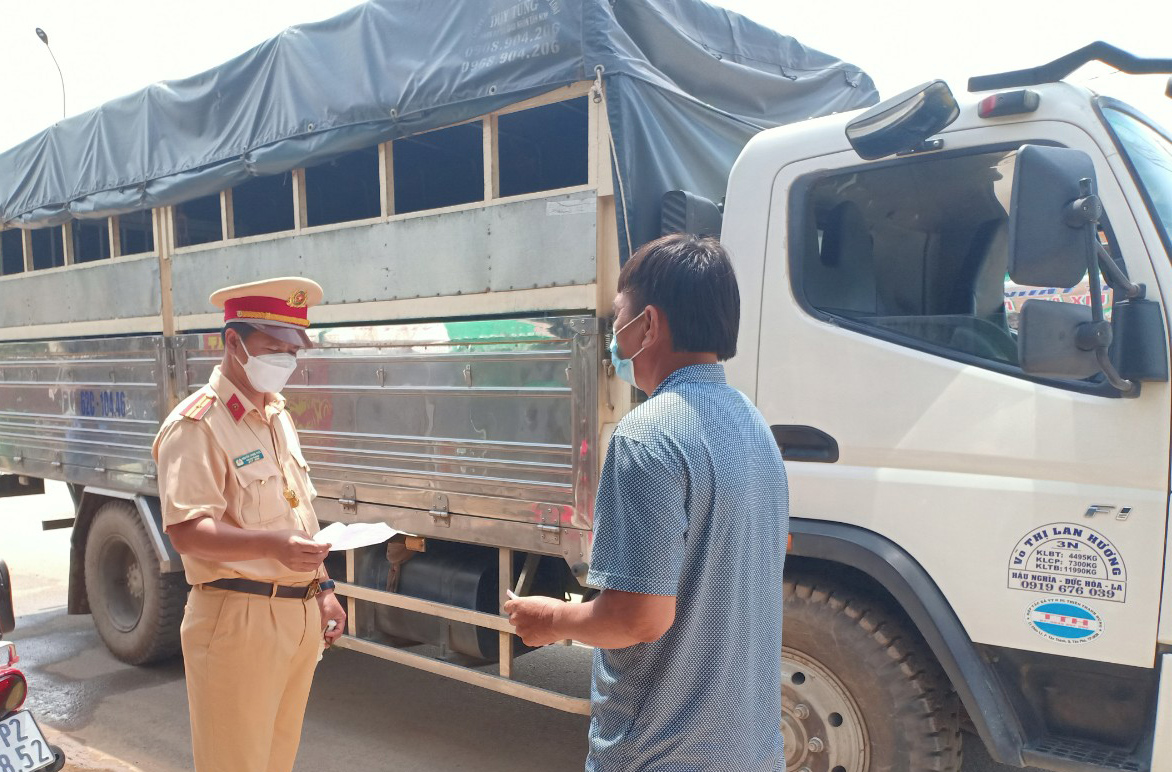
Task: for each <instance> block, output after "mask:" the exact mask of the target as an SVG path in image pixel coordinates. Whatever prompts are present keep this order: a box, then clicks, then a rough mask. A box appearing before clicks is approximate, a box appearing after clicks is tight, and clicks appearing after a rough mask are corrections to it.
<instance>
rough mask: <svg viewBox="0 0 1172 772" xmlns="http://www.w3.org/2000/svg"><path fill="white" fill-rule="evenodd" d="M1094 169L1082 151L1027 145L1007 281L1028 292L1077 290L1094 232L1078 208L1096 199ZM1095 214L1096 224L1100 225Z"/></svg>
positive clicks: (1016, 190) (1017, 169)
mask: <svg viewBox="0 0 1172 772" xmlns="http://www.w3.org/2000/svg"><path fill="white" fill-rule="evenodd" d="M1094 182H1095V167H1094V164H1093V163H1092V162H1091V158H1090V156H1088V155H1087V154H1086V153H1084V152H1082V151H1081V150H1072V149H1070V148H1065V147H1045V146H1042V145H1023V146H1022V148H1021V149H1020V150H1018V151H1017V160H1016V163H1015V164H1014V169H1013V191H1012V194H1011V197H1010V207H1009V276H1010V278H1012V279H1013V281H1014V282H1016V283H1017V284H1024V285H1027V286H1030V287H1073V286H1074V285H1076V284H1078V283H1079V282H1080V281H1082V277H1083V274H1085V273H1086V272H1087V266H1088V265H1093V262H1092V259H1091V258H1092V255H1093V249H1094V245H1093V243H1092V239H1093V238H1094V229H1093V228H1089V227H1087V225H1088V219H1087V218H1086V217H1077V216H1075V215H1077V214H1079V212H1077V211H1073V210H1075V209H1076V208H1077V207H1079V206H1095V207H1097V206H1098V205H1099V204H1098V199H1097V198H1094V200H1093V202H1091V203H1087V199H1088V198H1092V196H1091V192H1092V190H1093V187H1094ZM1097 219H1098V218H1097V213H1095V220H1094V221H1096V222H1097Z"/></svg>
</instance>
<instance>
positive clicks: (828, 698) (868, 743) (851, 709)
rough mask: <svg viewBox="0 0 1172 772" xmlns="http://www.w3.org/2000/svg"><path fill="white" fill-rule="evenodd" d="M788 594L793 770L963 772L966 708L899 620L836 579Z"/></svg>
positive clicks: (786, 680)
mask: <svg viewBox="0 0 1172 772" xmlns="http://www.w3.org/2000/svg"><path fill="white" fill-rule="evenodd" d="M784 597H785V612H784V622H783V625H782V635H783V641H782V671H783V676H782V688H781V694H782V721H781V725H782V734H783V736H784V738H785V758H786V770H787V772H800V771H804V772H926V771H929V770H930V771H931V772H959V770H960V763H961V736H960V701H959V699H958V698H957V696H956V692H955V691H954V690H953V689H952V688H951V685H950V684H949V682H948V679H947V678H946V677H945V675H944V673H943V671H942V670H941V669H940V667H939V665H938V664H937V662H936V660H935V658H934V657H933V656H932V655H931V653H930V652H929V651H928V650H927V648H926V646H925V645H924V644H923V643H922V642H921V640H920V638H919V636H918V635H916V634H914V632H913V631H911V630H909V629H908V627H907V626H906V623H905V622H904V621H903V620H902V619H901V618H900V616H899V615H898V614H896V613H893V612H892V611H890V610H889V609H888V608H887V607H885V606H884V605H883V604H882V603H879V602H875V601H873V600H871V599H869V598H867V597H865V596H863V595H859V594H857V593H854V592H851V591H850V590H847V589H844V588H843V587H841V586H840V585H838V584H836V583H834V581H833V580H830V579H822V578H812V577H802V578H797V579H795V580H786V582H785V592H784Z"/></svg>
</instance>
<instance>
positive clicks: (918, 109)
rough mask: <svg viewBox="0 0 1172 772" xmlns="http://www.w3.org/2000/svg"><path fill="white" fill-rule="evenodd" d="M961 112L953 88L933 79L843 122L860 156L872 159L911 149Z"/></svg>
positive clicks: (847, 135)
mask: <svg viewBox="0 0 1172 772" xmlns="http://www.w3.org/2000/svg"><path fill="white" fill-rule="evenodd" d="M958 115H960V106H959V105H957V104H956V98H955V97H954V96H952V89H950V88H948V84H947V83H945V82H944V81H942V80H934V81H932V82H930V83H925V84H924V85H922V86H917V87H916V88H913V89H910V90H908V91H905V92H903V93H902V94H900V95H899V96H894V97H892V98H891V99H885V100H883V101H882V102H880V103H879V104H877V105H875V106H874V107H872V108H871V109H870V110H868V111H867V112H865V113H863V114H862V115H860V116H859V117H858V118H855V119H854V120H853V121H851V122H850V123H848V124H847V125H846V138H847V141H849V142H850V143H851V147H853V148H854V149H855V152H856V153H858V154H859V156H860V157H861V158H864V159H866V160H868V161H874V160H876V159H878V158H886V157H887V156H889V155H895V154H896V153H910V152H912V151H913V150H916V149H918V148H919V147H920V145H921V144H923V142H924V140H926V139H928V138H929V137H931V136H932V135H933V134H937V133H939V132H940V131H942V130H943V129H944V128H945V127H946V126H948V125H949V124H950V123H952V122H953V121H955V120H956V118H957V116H958Z"/></svg>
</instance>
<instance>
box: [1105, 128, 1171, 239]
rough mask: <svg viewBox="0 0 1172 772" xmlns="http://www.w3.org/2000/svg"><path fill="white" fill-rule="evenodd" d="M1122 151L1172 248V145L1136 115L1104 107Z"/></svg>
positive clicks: (1157, 224) (1164, 236)
mask: <svg viewBox="0 0 1172 772" xmlns="http://www.w3.org/2000/svg"><path fill="white" fill-rule="evenodd" d="M1103 117H1104V118H1105V119H1106V121H1107V123H1108V125H1109V126H1110V127H1111V129H1112V130H1113V131H1114V134H1115V138H1116V141H1117V142H1118V144H1119V149H1120V151H1121V152H1122V153H1123V155H1124V156H1125V157H1126V158H1127V159H1128V161H1129V162H1130V163H1131V168H1132V169H1133V170H1134V173H1135V176H1136V184H1137V185H1139V186H1140V187H1141V188H1143V189H1144V190H1145V191H1146V193H1147V200H1148V206H1149V207H1151V210H1152V217H1153V218H1155V221H1156V226H1157V227H1158V228H1159V229H1160V231H1161V234H1160V235H1161V236H1162V237H1163V239H1164V244H1165V245H1166V246H1167V247H1168V248H1169V249H1172V142H1170V141H1169V140H1168V138H1167V137H1165V136H1164V135H1163V134H1161V133H1160V132H1158V131H1156V130H1155V129H1154V128H1152V127H1151V126H1149V125H1148V124H1146V123H1144V122H1143V121H1141V120H1139V119H1138V118H1136V117H1135V116H1133V115H1130V114H1128V113H1125V112H1123V111H1122V110H1118V109H1115V108H1112V107H1109V106H1106V105H1104V106H1103Z"/></svg>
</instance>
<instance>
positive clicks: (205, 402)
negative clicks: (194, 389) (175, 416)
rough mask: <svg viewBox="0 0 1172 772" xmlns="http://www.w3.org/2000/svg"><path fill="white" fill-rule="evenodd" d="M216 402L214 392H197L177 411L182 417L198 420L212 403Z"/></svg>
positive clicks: (210, 407)
mask: <svg viewBox="0 0 1172 772" xmlns="http://www.w3.org/2000/svg"><path fill="white" fill-rule="evenodd" d="M214 404H216V395H214V394H198V395H196V396H195V398H194V399H192V400H191V402H190V403H189V404H188V405H187V407H185V408H183V409H182V410H180V411H179V415H181V416H183V417H184V418H190V419H191V420H192V421H199V420H200V419H202V418H203V417H204V416H205V415H207V414H208V411H209V410H211V409H212V405H214Z"/></svg>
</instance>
